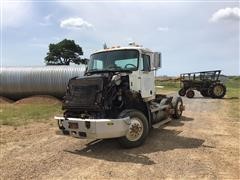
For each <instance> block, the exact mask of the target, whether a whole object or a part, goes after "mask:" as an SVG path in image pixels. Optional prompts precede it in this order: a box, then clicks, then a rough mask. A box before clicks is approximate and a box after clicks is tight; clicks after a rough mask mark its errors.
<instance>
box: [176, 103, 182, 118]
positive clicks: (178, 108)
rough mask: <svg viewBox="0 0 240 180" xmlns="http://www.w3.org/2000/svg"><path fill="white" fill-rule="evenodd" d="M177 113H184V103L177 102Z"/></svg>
mask: <svg viewBox="0 0 240 180" xmlns="http://www.w3.org/2000/svg"><path fill="white" fill-rule="evenodd" d="M177 113H178V115H181V113H182V103H180V102H179V103H178V104H177Z"/></svg>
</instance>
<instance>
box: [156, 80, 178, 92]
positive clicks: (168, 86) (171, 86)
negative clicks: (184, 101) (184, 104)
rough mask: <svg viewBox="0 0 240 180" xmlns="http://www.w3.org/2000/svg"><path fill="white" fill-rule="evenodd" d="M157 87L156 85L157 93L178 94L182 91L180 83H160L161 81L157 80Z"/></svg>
mask: <svg viewBox="0 0 240 180" xmlns="http://www.w3.org/2000/svg"><path fill="white" fill-rule="evenodd" d="M155 85H156V87H157V88H156V91H157V93H163V94H164V93H168V92H173V91H175V92H178V90H179V89H180V83H179V81H172V80H170V81H160V80H156V81H155ZM158 86H163V87H162V88H158Z"/></svg>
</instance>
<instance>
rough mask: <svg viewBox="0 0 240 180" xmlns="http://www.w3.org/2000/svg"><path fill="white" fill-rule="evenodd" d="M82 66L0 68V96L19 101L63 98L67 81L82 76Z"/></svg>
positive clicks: (83, 68)
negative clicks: (51, 97)
mask: <svg viewBox="0 0 240 180" xmlns="http://www.w3.org/2000/svg"><path fill="white" fill-rule="evenodd" d="M84 70H85V66H84V65H80V66H42V67H2V68H1V73H0V96H4V97H7V98H10V99H20V98H23V97H28V96H31V95H51V96H55V97H60V98H61V97H63V96H64V94H65V91H66V86H67V83H68V80H69V79H71V78H73V77H76V76H83V74H84Z"/></svg>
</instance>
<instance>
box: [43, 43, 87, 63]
mask: <svg viewBox="0 0 240 180" xmlns="http://www.w3.org/2000/svg"><path fill="white" fill-rule="evenodd" d="M81 55H83V51H82V48H81V47H80V46H79V45H78V44H75V42H74V40H68V39H64V40H62V41H61V42H59V43H56V44H49V52H47V56H46V57H45V58H44V60H45V63H46V64H47V65H69V64H70V62H71V63H75V64H87V59H81V57H80V56H81Z"/></svg>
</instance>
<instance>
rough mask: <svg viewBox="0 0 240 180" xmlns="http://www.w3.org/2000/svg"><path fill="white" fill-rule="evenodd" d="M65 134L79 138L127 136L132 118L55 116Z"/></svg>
mask: <svg viewBox="0 0 240 180" xmlns="http://www.w3.org/2000/svg"><path fill="white" fill-rule="evenodd" d="M54 119H56V120H58V124H59V128H60V129H61V130H62V132H63V133H64V134H69V135H71V136H74V137H77V138H87V139H106V138H116V137H122V136H125V135H126V133H127V131H128V129H129V124H130V118H129V117H126V118H121V119H81V118H64V117H54Z"/></svg>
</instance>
